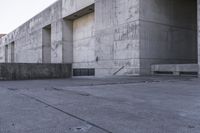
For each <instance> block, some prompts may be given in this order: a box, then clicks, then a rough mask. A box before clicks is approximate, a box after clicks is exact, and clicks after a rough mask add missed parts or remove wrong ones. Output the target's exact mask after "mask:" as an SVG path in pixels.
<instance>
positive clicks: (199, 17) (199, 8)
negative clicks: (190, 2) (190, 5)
mask: <svg viewBox="0 0 200 133" xmlns="http://www.w3.org/2000/svg"><path fill="white" fill-rule="evenodd" d="M197 21H198V22H197V24H198V33H197V36H198V49H197V50H198V65H199V68H200V0H197ZM199 76H200V71H199Z"/></svg>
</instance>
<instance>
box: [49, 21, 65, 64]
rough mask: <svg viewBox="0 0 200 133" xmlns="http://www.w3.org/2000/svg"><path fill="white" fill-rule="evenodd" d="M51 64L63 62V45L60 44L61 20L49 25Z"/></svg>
mask: <svg viewBox="0 0 200 133" xmlns="http://www.w3.org/2000/svg"><path fill="white" fill-rule="evenodd" d="M51 27H52V38H51V63H62V62H63V58H62V57H63V51H62V48H63V44H62V19H60V20H58V21H56V22H54V23H52V24H51Z"/></svg>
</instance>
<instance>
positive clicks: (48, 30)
mask: <svg viewBox="0 0 200 133" xmlns="http://www.w3.org/2000/svg"><path fill="white" fill-rule="evenodd" d="M199 2H200V0H184V1H183V0H59V1H57V2H56V3H54V4H53V5H51V6H50V7H48V8H47V9H45V10H44V11H43V12H41V13H40V14H38V15H37V16H35V17H33V18H32V19H31V20H29V21H28V22H26V23H24V24H23V25H22V26H20V27H19V28H17V29H16V30H15V31H13V32H12V33H10V34H8V35H6V36H5V37H3V38H2V39H0V46H1V56H0V61H1V62H7V63H70V64H72V68H73V69H74V70H75V69H76V70H77V72H78V73H79V74H80V75H81V74H82V75H87V74H89V73H90V72H89V70H92V69H93V70H94V71H95V72H93V73H92V74H91V75H93V74H94V75H95V76H111V75H143V74H146V75H148V74H151V66H152V65H154V64H198V62H200V60H199V61H198V59H199V58H198V57H199V56H200V55H199V54H198V49H199V50H200V43H198V42H199V41H198V39H199V38H200V37H199V34H198V32H199V30H197V29H199V28H198V27H199V26H198V25H199V24H200V20H199V15H200V14H199V12H200V3H199ZM187 66H188V65H187ZM87 69H88V70H87ZM81 70H84V72H82V71H81Z"/></svg>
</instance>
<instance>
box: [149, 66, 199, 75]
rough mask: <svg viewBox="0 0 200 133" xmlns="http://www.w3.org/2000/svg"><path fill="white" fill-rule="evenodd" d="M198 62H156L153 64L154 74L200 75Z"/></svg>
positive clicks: (152, 70)
mask: <svg viewBox="0 0 200 133" xmlns="http://www.w3.org/2000/svg"><path fill="white" fill-rule="evenodd" d="M198 71H199V67H198V65H197V64H155V65H152V66H151V72H152V74H167V75H177V76H178V75H194V76H196V75H198Z"/></svg>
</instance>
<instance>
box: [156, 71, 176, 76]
mask: <svg viewBox="0 0 200 133" xmlns="http://www.w3.org/2000/svg"><path fill="white" fill-rule="evenodd" d="M154 74H166V75H171V74H173V72H170V71H155V72H154Z"/></svg>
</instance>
